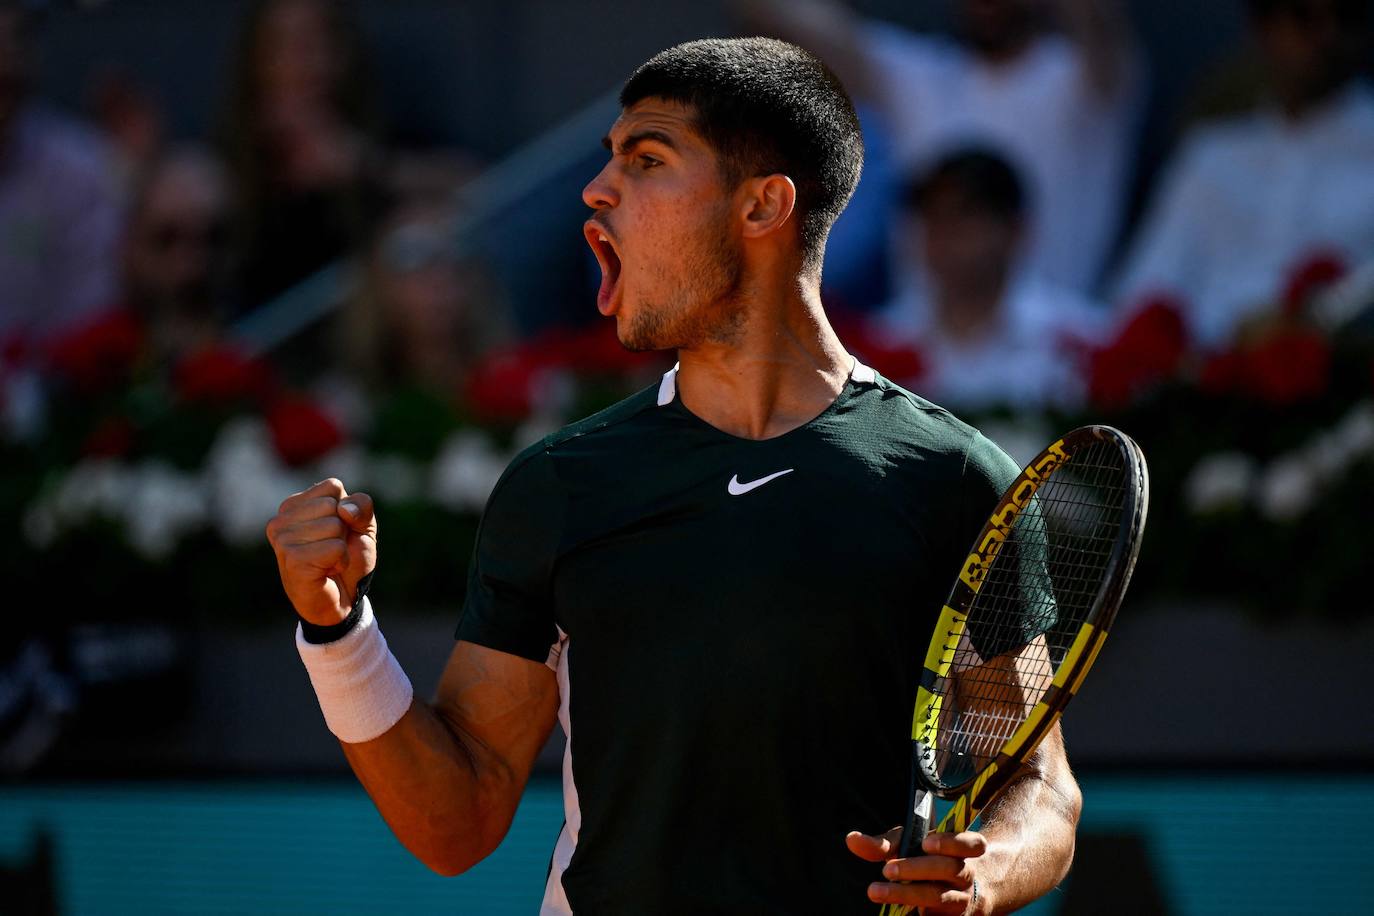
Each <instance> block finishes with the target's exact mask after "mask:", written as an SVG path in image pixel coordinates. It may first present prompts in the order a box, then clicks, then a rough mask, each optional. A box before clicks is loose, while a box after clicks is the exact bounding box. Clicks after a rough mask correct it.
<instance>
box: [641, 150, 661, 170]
mask: <svg viewBox="0 0 1374 916" xmlns="http://www.w3.org/2000/svg"><path fill="white" fill-rule="evenodd" d="M635 158H636V159H637V160H638V161H639V166H640V168H642V169H646V170H647V169H651V168H653V167H654V166H658V165H662V164H663V161H662V160H661V159H655V158H654V157H653V156H650V155H649V154H648V153H640V154H639V155H638V156H636V157H635Z"/></svg>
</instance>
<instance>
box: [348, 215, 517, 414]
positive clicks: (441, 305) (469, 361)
mask: <svg viewBox="0 0 1374 916" xmlns="http://www.w3.org/2000/svg"><path fill="white" fill-rule="evenodd" d="M452 223H453V214H452V211H451V209H450V208H448V207H446V206H441V205H439V204H437V203H435V202H432V201H428V200H423V199H422V200H415V201H410V202H406V203H403V204H400V205H399V206H397V207H396V208H395V209H394V210H393V211H392V212H391V213H390V214H389V215H388V216H387V218H386V219H385V220H384V221H383V223H382V227H381V230H380V231H379V232H378V234H377V239H376V241H375V243H374V244H373V245H372V247H371V248H370V249H369V251H368V255H367V258H366V264H365V276H364V282H363V289H362V292H361V293H360V295H358V296H357V297H355V298H354V300H353V301H352V302H351V303H350V305H349V308H348V310H347V312H346V314H345V315H344V316H343V318H344V320H343V323H342V330H343V335H344V346H343V352H344V353H346V354H347V360H348V362H349V363H350V364H351V368H352V371H351V372H350V373H349V375H350V376H352V377H358V378H364V379H367V380H368V387H369V390H371V391H374V392H375V391H379V390H386V389H395V388H398V387H408V388H418V389H423V390H425V391H428V392H431V393H434V394H437V395H440V396H441V397H442V398H444V399H445V400H447V401H449V402H456V401H457V400H459V399H460V398H461V392H462V390H463V387H464V383H465V381H466V379H467V377H468V374H469V373H470V372H471V371H472V369H473V367H474V366H475V365H476V364H477V363H478V361H479V360H480V359H481V358H482V357H483V356H484V355H485V354H486V353H487V352H488V351H490V350H491V349H492V348H493V347H495V346H498V345H501V344H503V343H506V342H508V341H509V339H510V336H511V328H510V325H509V322H508V321H507V317H506V316H507V312H506V309H505V307H504V302H503V301H502V297H501V296H500V294H499V292H498V290H497V289H496V287H495V284H494V283H493V282H492V281H491V278H490V277H489V276H488V275H487V273H486V272H485V271H484V270H483V269H482V268H481V266H480V265H479V264H477V263H475V262H474V261H473V260H472V259H470V258H465V257H463V256H462V254H461V253H460V252H459V251H458V250H457V244H456V239H455V238H454V237H453V232H452ZM345 412H346V411H345Z"/></svg>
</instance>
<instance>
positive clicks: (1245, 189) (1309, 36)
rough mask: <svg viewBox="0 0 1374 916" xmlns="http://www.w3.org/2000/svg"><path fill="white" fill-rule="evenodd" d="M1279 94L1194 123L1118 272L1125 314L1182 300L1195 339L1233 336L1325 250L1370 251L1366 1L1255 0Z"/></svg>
mask: <svg viewBox="0 0 1374 916" xmlns="http://www.w3.org/2000/svg"><path fill="white" fill-rule="evenodd" d="M1249 5H1250V12H1251V24H1252V27H1253V31H1254V35H1255V38H1256V40H1257V43H1258V45H1259V47H1260V51H1261V54H1262V56H1263V58H1264V60H1265V62H1266V67H1267V78H1268V84H1269V95H1270V102H1269V104H1267V105H1266V106H1264V107H1262V108H1260V109H1259V110H1256V111H1254V112H1252V113H1249V114H1246V115H1244V116H1241V117H1237V118H1234V119H1231V120H1227V121H1222V122H1219V123H1216V124H1212V125H1207V126H1201V127H1197V128H1194V129H1193V130H1192V131H1191V132H1190V133H1189V134H1188V135H1186V136H1185V138H1184V140H1183V142H1182V144H1181V146H1180V148H1179V150H1178V151H1177V152H1176V153H1175V154H1174V156H1173V159H1172V161H1171V162H1170V163H1169V165H1168V167H1167V168H1166V170H1165V173H1164V176H1163V179H1162V180H1161V183H1160V185H1159V188H1158V190H1157V191H1156V194H1155V198H1154V201H1153V202H1152V205H1151V207H1150V209H1149V212H1148V214H1147V217H1146V219H1145V221H1144V222H1143V223H1142V225H1141V227H1140V230H1139V232H1138V234H1137V237H1136V238H1135V240H1134V242H1133V243H1132V245H1131V247H1130V249H1129V252H1128V257H1127V258H1126V260H1125V263H1124V267H1123V270H1122V272H1121V275H1120V277H1119V279H1118V281H1117V282H1116V284H1115V295H1114V299H1115V302H1116V303H1117V305H1118V307H1119V308H1120V309H1121V310H1122V311H1123V312H1126V313H1128V314H1133V313H1135V312H1137V311H1139V310H1140V309H1141V307H1142V306H1143V304H1144V303H1147V302H1149V301H1154V300H1158V299H1160V298H1169V299H1172V300H1174V301H1177V302H1179V303H1180V306H1181V308H1182V309H1183V311H1184V313H1185V314H1184V319H1185V322H1186V325H1187V328H1188V332H1189V334H1190V336H1191V338H1192V339H1193V341H1194V343H1195V344H1198V345H1200V346H1202V347H1204V348H1208V349H1215V348H1219V347H1223V346H1225V345H1227V344H1228V343H1229V342H1230V341H1231V340H1232V339H1233V338H1234V337H1235V335H1236V333H1237V331H1238V330H1239V329H1240V328H1242V327H1243V326H1244V325H1245V324H1246V323H1247V322H1248V321H1255V320H1260V319H1262V317H1263V316H1264V315H1265V314H1266V313H1268V312H1271V311H1272V310H1273V308H1274V307H1275V306H1277V305H1278V304H1279V301H1280V299H1281V298H1282V297H1283V293H1284V289H1285V287H1287V286H1289V285H1290V284H1291V283H1292V282H1293V279H1294V278H1295V277H1296V276H1298V275H1299V274H1301V273H1303V272H1304V271H1305V270H1306V269H1307V267H1308V265H1310V264H1312V263H1314V262H1315V261H1322V262H1330V261H1332V260H1333V259H1334V260H1335V261H1339V262H1340V263H1342V264H1343V265H1344V266H1345V267H1351V266H1354V265H1355V264H1356V263H1358V262H1360V261H1361V260H1364V259H1368V258H1370V257H1371V256H1372V255H1374V92H1371V87H1370V86H1369V85H1368V83H1367V82H1366V81H1365V80H1363V79H1360V78H1359V77H1358V72H1359V68H1360V63H1361V60H1360V58H1361V54H1362V52H1363V49H1364V47H1365V46H1366V45H1365V40H1366V38H1367V36H1368V31H1367V29H1368V4H1367V3H1366V2H1365V0H1250V4H1249Z"/></svg>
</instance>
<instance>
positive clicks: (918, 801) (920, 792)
mask: <svg viewBox="0 0 1374 916" xmlns="http://www.w3.org/2000/svg"><path fill="white" fill-rule="evenodd" d="M912 789H913V792H912V799H911V810H910V811H909V812H907V816H906V823H905V824H904V825H903V826H902V840H901V842H900V843H898V844H897V858H899V859H905V858H907V857H909V856H910V855H911V854H912V852H913V851H915V852H916V853H917V854H919V853H920V851H921V841H922V840H924V839H925V838H926V834H927V833H929V832H930V818H931V815H932V814H933V813H934V802H933V800H932V799H931V796H930V793H929V792H927V791H926V790H925V789H921V788H917V787H915V786H913V787H912Z"/></svg>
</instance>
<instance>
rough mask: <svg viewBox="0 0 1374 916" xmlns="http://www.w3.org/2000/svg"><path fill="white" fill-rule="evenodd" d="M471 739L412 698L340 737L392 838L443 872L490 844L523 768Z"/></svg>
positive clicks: (500, 831)
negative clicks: (380, 724) (399, 712)
mask: <svg viewBox="0 0 1374 916" xmlns="http://www.w3.org/2000/svg"><path fill="white" fill-rule="evenodd" d="M475 745H476V742H475V741H473V740H472V739H471V738H466V739H465V738H464V737H463V736H462V735H460V734H455V732H454V730H453V729H452V728H451V727H450V726H449V725H448V724H447V723H446V722H444V720H443V719H442V717H441V716H440V715H439V714H438V713H437V712H435V710H434V708H433V707H431V706H430V705H429V704H428V703H425V702H424V701H422V700H420V699H418V698H417V699H416V700H415V702H413V703H412V704H411V706H410V709H409V710H408V711H407V712H406V714H405V715H404V716H403V717H402V718H401V720H400V721H399V722H397V723H396V724H395V725H394V726H393V727H392V728H391V729H390V730H389V731H387V732H386V733H385V734H383V735H381V736H380V737H378V738H375V739H373V740H371V741H365V742H363V743H361V744H349V743H346V742H340V746H341V747H342V748H343V752H344V756H345V757H346V758H347V759H348V763H349V766H351V767H352V768H353V772H354V774H356V775H357V777H358V781H359V782H361V783H362V785H363V788H364V789H366V790H367V794H368V795H369V796H371V798H372V801H373V803H374V804H375V805H376V806H377V810H378V811H379V812H380V813H381V815H382V818H383V819H384V820H385V821H386V823H387V826H389V827H390V828H391V831H392V832H393V833H394V834H395V835H396V838H397V839H398V840H400V841H401V844H402V845H404V846H405V847H406V849H408V850H410V852H411V853H412V854H414V855H415V857H416V858H418V859H419V860H420V861H422V862H424V863H425V865H427V866H429V867H430V868H431V869H433V870H434V871H436V872H438V873H440V874H444V875H455V874H458V873H460V872H463V871H466V870H467V869H468V868H471V867H472V866H473V865H475V864H476V863H477V862H479V861H481V860H482V859H483V858H485V857H486V856H488V855H490V854H491V852H492V851H493V850H495V849H496V847H497V845H499V844H500V842H501V839H502V838H503V837H504V836H505V834H506V831H507V829H509V827H510V821H511V817H512V816H513V814H514V811H515V807H514V805H512V804H510V803H509V802H508V799H509V798H510V797H511V796H512V795H513V796H515V797H518V796H519V794H520V791H521V788H522V787H523V785H524V777H526V776H527V775H528V774H516V773H514V772H513V771H512V769H511V767H510V766H508V765H505V764H503V763H502V762H501V761H499V760H498V759H496V758H494V757H493V755H491V754H489V753H486V752H485V751H484V750H483V749H481V748H479V747H476V746H475Z"/></svg>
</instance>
